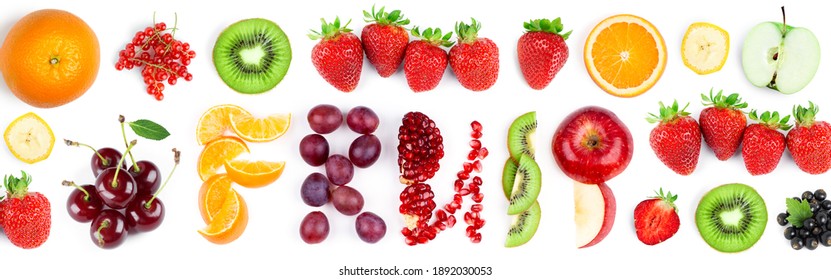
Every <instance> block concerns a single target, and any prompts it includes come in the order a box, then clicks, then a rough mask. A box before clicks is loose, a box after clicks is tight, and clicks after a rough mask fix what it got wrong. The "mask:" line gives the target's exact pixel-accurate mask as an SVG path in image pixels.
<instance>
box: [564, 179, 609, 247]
mask: <svg viewBox="0 0 831 280" xmlns="http://www.w3.org/2000/svg"><path fill="white" fill-rule="evenodd" d="M616 208H617V204H616V203H615V195H614V194H612V189H610V188H609V186H607V185H606V183H600V184H597V185H586V184H583V183H580V182H577V181H575V182H574V224H575V226H576V228H577V235H576V237H577V238H576V241H577V248H587V247H591V246H594V245H595V244H597V243H600V241H602V240H603V238H606V235H608V234H609V232H610V231H612V225H614V224H615V209H616Z"/></svg>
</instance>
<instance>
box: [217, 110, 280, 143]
mask: <svg viewBox="0 0 831 280" xmlns="http://www.w3.org/2000/svg"><path fill="white" fill-rule="evenodd" d="M229 119H230V123H231V128H232V129H233V130H234V132H235V133H236V134H237V135H239V137H240V138H242V139H245V141H250V142H268V141H272V140H274V139H277V138H279V137H280V136H283V134H285V133H286V130H288V128H289V124H290V123H291V114H274V115H271V116H268V117H265V118H257V117H254V116H252V115H251V114H248V113H234V112H231V115H230V117H229Z"/></svg>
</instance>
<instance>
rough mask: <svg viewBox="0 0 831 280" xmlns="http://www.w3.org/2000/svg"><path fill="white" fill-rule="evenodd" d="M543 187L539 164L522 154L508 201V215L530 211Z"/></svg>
mask: <svg viewBox="0 0 831 280" xmlns="http://www.w3.org/2000/svg"><path fill="white" fill-rule="evenodd" d="M541 185H542V178H541V174H540V167H539V166H538V165H537V162H536V161H534V159H532V158H531V156H529V155H526V154H522V155H521V156H520V157H519V165H517V170H516V176H515V177H514V185H513V187H512V188H511V196H510V198H509V199H508V215H517V214H519V213H522V212H523V211H525V210H528V208H530V207H531V205H533V204H534V202H536V201H537V197H538V196H539V195H540V186H541Z"/></svg>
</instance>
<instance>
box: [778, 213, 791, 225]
mask: <svg viewBox="0 0 831 280" xmlns="http://www.w3.org/2000/svg"><path fill="white" fill-rule="evenodd" d="M788 216H790V215H788V213H779V215H777V216H776V222H777V223H779V225H780V226H786V225H788Z"/></svg>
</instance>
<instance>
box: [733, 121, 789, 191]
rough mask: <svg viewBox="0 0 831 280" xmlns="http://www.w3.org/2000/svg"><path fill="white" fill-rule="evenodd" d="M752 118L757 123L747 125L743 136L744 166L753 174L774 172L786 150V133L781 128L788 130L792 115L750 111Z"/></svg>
mask: <svg viewBox="0 0 831 280" xmlns="http://www.w3.org/2000/svg"><path fill="white" fill-rule="evenodd" d="M749 116H750V119H751V120H754V121H757V123H754V124H751V125H749V126H747V128H746V129H745V130H744V136H743V138H742V159H744V167H745V169H747V172H750V174H751V175H754V176H756V175H763V174H768V173H770V172H773V170H774V169H776V166H777V165H779V160H780V159H781V158H782V154H783V153H784V152H785V135H784V134H782V133H781V132H779V130H783V131H787V130H788V129H790V128H791V125H789V124H788V121H789V120H790V118H791V116H790V115H786V116H784V117H782V118H779V113H778V112H772V113H771V112H764V113H762V114H761V115H758V114H757V113H756V110H752V111H750V114H749Z"/></svg>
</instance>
